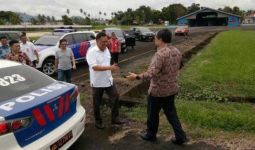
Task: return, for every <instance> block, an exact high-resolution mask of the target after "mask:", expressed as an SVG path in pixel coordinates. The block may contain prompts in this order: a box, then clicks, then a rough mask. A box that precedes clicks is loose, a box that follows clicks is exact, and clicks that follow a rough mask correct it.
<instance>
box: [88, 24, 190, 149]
mask: <svg viewBox="0 0 255 150" xmlns="http://www.w3.org/2000/svg"><path fill="white" fill-rule="evenodd" d="M112 35H113V37H114V34H112ZM171 37H172V35H171V32H170V31H169V30H168V29H163V30H160V31H159V32H157V34H156V36H155V45H156V47H157V52H156V53H155V55H154V56H153V58H152V60H151V64H150V66H149V68H148V69H147V71H146V72H144V73H141V74H135V73H131V72H130V73H129V75H128V76H126V78H127V79H128V80H130V81H133V80H149V81H150V87H149V90H148V98H147V101H148V105H147V113H148V118H147V130H146V133H145V134H144V135H141V138H142V139H143V140H146V141H152V142H153V141H156V139H157V138H156V134H157V131H158V125H159V112H160V110H161V109H163V110H164V113H165V115H166V117H167V119H168V121H169V123H170V124H171V126H172V127H173V130H174V133H175V137H174V138H172V139H171V141H172V142H173V143H174V144H178V145H182V144H184V143H185V142H187V137H186V134H185V132H184V131H183V129H182V126H181V123H180V121H179V119H178V115H177V112H176V108H175V95H176V94H177V93H178V90H179V87H178V83H177V77H178V71H179V69H180V66H181V58H182V55H181V53H180V51H179V50H178V49H177V48H176V47H174V46H172V45H169V44H170V43H171ZM109 40H110V39H109V37H108V35H106V34H105V33H104V32H100V33H98V34H97V36H96V46H94V47H93V48H91V49H90V50H89V51H88V53H87V56H86V59H87V62H88V65H89V71H90V84H91V87H92V95H93V107H94V118H95V127H96V128H98V129H104V127H105V126H104V124H103V122H102V118H101V115H100V105H101V104H102V96H103V93H104V92H106V94H107V95H108V96H109V98H110V104H111V108H112V111H111V119H112V120H111V121H112V122H111V123H112V124H122V123H124V122H123V121H121V120H120V119H119V111H118V105H119V95H118V92H117V90H116V86H115V84H114V81H113V77H112V72H117V71H119V69H120V68H119V67H118V65H117V64H116V63H111V58H113V57H114V54H113V52H115V49H114V50H111V48H112V46H113V47H115V45H111V44H112V43H114V40H115V39H114V38H113V40H112V41H110V42H109ZM109 43H110V46H109ZM109 48H110V49H109Z"/></svg>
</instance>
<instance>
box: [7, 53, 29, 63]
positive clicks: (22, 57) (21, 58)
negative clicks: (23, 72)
mask: <svg viewBox="0 0 255 150" xmlns="http://www.w3.org/2000/svg"><path fill="white" fill-rule="evenodd" d="M6 59H8V60H12V61H16V62H20V63H23V64H27V65H30V66H31V65H32V63H31V61H30V59H29V58H28V56H27V55H26V53H23V52H18V53H17V54H14V53H12V52H11V53H9V54H8V55H7V56H6Z"/></svg>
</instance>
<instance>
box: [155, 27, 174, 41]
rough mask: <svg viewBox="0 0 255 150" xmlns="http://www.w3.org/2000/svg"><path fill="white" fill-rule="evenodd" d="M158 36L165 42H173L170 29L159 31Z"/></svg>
mask: <svg viewBox="0 0 255 150" xmlns="http://www.w3.org/2000/svg"><path fill="white" fill-rule="evenodd" d="M156 37H157V38H158V39H161V40H162V41H163V42H165V43H171V41H172V32H171V31H170V30H168V29H162V30H160V31H158V32H157V34H156Z"/></svg>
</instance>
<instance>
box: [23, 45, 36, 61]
mask: <svg viewBox="0 0 255 150" xmlns="http://www.w3.org/2000/svg"><path fill="white" fill-rule="evenodd" d="M20 49H21V51H22V52H24V53H26V54H27V56H28V58H29V59H30V60H31V61H34V60H36V59H37V57H36V55H35V52H34V51H36V49H35V45H34V44H33V43H31V42H29V41H27V42H26V44H23V43H22V42H21V43H20Z"/></svg>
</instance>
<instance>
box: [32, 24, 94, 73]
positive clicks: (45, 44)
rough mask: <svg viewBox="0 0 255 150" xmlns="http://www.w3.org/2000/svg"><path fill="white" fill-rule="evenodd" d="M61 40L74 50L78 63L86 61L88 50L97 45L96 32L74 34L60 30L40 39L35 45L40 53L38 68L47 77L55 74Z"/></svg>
mask: <svg viewBox="0 0 255 150" xmlns="http://www.w3.org/2000/svg"><path fill="white" fill-rule="evenodd" d="M60 39H66V40H67V43H68V47H70V48H71V49H72V51H73V53H74V58H75V61H76V62H80V61H85V60H86V53H87V51H88V49H89V48H90V47H91V46H94V45H95V44H96V41H95V32H93V31H79V32H72V31H70V29H58V30H54V32H52V33H50V34H46V35H44V36H42V37H40V38H39V39H38V40H37V41H36V42H35V43H34V44H35V46H36V49H37V50H38V53H39V63H38V64H37V68H39V69H41V70H42V72H43V73H45V74H47V75H53V74H54V69H55V53H56V50H57V48H58V45H59V40H60Z"/></svg>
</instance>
